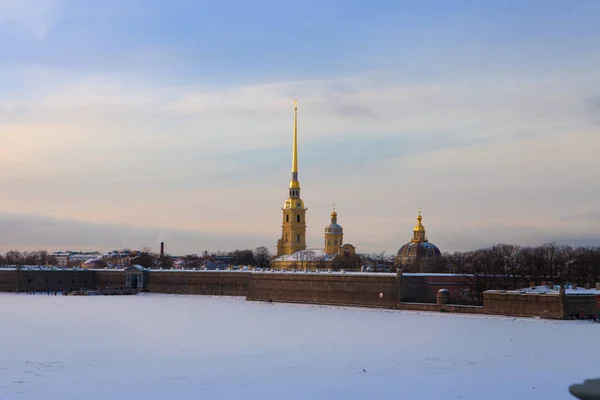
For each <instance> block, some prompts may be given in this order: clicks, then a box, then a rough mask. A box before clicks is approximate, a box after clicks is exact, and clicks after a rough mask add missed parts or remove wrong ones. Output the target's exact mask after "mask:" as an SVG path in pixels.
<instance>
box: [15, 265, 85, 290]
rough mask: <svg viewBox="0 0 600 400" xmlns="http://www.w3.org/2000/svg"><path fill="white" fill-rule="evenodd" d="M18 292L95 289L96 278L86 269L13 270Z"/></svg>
mask: <svg viewBox="0 0 600 400" xmlns="http://www.w3.org/2000/svg"><path fill="white" fill-rule="evenodd" d="M15 274H16V278H17V279H16V280H17V285H16V286H17V289H18V290H19V291H20V292H46V291H50V292H63V291H67V290H77V289H81V288H86V289H95V288H96V279H95V275H94V273H93V272H92V271H86V270H58V271H52V270H47V271H43V270H20V271H15Z"/></svg>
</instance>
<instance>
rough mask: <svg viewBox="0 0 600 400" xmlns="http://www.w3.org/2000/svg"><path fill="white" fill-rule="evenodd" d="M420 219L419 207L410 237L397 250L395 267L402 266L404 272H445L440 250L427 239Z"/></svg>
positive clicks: (421, 218)
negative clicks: (408, 240) (415, 223)
mask: <svg viewBox="0 0 600 400" xmlns="http://www.w3.org/2000/svg"><path fill="white" fill-rule="evenodd" d="M422 220H423V217H422V216H421V209H419V215H418V216H417V225H415V228H414V229H413V237H412V239H411V240H410V242H408V243H406V244H404V245H403V246H402V247H400V250H398V255H397V256H396V261H395V265H396V268H402V270H403V271H404V272H417V273H419V272H420V273H425V272H447V271H446V266H445V264H444V261H443V259H442V252H441V251H440V249H438V247H437V246H436V245H435V244H433V243H431V242H429V241H428V240H427V234H426V232H425V227H424V226H423V223H422V222H421V221H422Z"/></svg>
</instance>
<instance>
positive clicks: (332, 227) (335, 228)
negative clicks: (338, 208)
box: [325, 205, 344, 234]
mask: <svg viewBox="0 0 600 400" xmlns="http://www.w3.org/2000/svg"><path fill="white" fill-rule="evenodd" d="M325 233H339V234H341V233H344V229H343V228H342V226H341V225H339V224H338V223H337V213H336V212H335V205H334V206H333V211H332V212H331V223H330V224H329V225H327V226H326V227H325Z"/></svg>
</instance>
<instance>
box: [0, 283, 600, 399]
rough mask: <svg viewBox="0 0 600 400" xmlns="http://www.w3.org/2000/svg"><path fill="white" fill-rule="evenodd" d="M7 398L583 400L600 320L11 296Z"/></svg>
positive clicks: (229, 301) (3, 373) (3, 319)
mask: <svg viewBox="0 0 600 400" xmlns="http://www.w3.org/2000/svg"><path fill="white" fill-rule="evenodd" d="M0 324H1V325H0V326H1V329H2V336H1V338H2V339H1V341H0V355H1V357H0V399H1V400H13V399H36V400H37V399H40V400H42V399H43V400H48V399H62V400H68V399H98V400H100V399H101V400H106V399H145V400H146V399H152V400H154V399H281V400H284V399H285V400H289V399H370V400H372V399H477V400H480V399H503V400H505V399H525V398H526V399H572V397H571V396H570V395H569V394H568V391H567V388H568V386H569V385H570V384H571V383H575V382H580V381H583V379H585V378H592V377H599V376H600V347H599V346H598V342H599V338H600V324H593V323H589V322H581V321H567V322H558V321H546V320H534V319H518V318H517V319H515V318H499V317H484V316H465V315H449V314H433V313H418V312H406V311H404V312H400V311H389V310H372V309H358V308H341V307H324V306H311V305H290V304H268V303H254V302H246V301H244V299H242V298H231V297H203V296H174V295H173V296H172V295H138V296H122V297H118V296H112V297H63V296H44V295H35V296H33V295H22V294H21V295H18V296H17V295H15V294H0Z"/></svg>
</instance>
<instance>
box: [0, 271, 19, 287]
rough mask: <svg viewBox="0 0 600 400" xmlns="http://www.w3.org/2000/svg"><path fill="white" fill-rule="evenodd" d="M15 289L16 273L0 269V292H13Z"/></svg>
mask: <svg viewBox="0 0 600 400" xmlns="http://www.w3.org/2000/svg"><path fill="white" fill-rule="evenodd" d="M16 289H17V272H16V271H14V270H2V269H0V292H14V291H15V290H16Z"/></svg>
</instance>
